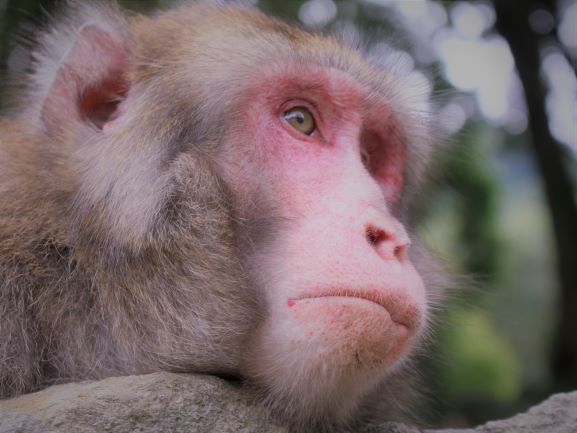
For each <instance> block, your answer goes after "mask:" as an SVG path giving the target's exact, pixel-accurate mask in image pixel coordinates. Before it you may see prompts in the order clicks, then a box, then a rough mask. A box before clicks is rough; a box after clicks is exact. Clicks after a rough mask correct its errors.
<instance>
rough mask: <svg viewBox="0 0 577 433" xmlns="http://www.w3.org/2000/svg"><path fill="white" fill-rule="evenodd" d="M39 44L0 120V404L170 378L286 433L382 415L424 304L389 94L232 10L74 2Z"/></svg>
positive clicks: (424, 265) (426, 264) (414, 116)
mask: <svg viewBox="0 0 577 433" xmlns="http://www.w3.org/2000/svg"><path fill="white" fill-rule="evenodd" d="M37 39H38V46H37V48H35V49H33V51H32V52H31V58H32V65H31V72H30V74H29V75H28V76H27V77H26V79H25V80H24V81H25V83H24V88H23V89H21V92H22V96H21V99H20V101H21V107H20V109H18V110H15V111H14V112H13V113H11V114H7V115H5V117H3V118H2V120H0V396H1V397H4V398H7V397H11V396H15V395H19V394H22V393H27V392H31V391H34V390H37V389H40V388H42V387H45V386H48V385H50V384H53V383H58V382H63V381H73V380H79V379H98V378H103V377H108V376H118V375H128V374H141V373H148V372H155V371H161V370H167V371H177V372H199V373H207V374H215V375H220V376H224V377H231V376H232V377H239V378H242V379H243V380H245V382H246V383H247V386H250V387H251V388H254V389H255V390H256V392H257V393H258V395H259V396H260V397H261V398H262V400H263V401H264V402H265V404H267V405H269V406H270V407H271V408H272V410H273V412H274V413H276V414H277V416H278V417H280V418H282V419H283V420H285V422H287V423H288V424H289V425H290V426H292V428H293V429H294V430H296V431H305V430H314V431H321V430H323V429H327V430H328V429H333V428H334V429H337V428H340V427H342V426H347V425H351V423H355V422H359V421H363V420H373V419H381V418H387V417H394V416H396V414H397V413H398V412H399V406H402V404H403V403H402V402H403V401H404V400H403V399H404V397H403V396H404V395H406V393H407V391H406V390H405V391H403V388H409V391H410V388H412V383H413V381H412V377H414V376H415V374H414V373H413V372H412V371H411V359H412V358H414V355H415V353H417V352H418V350H416V348H418V347H420V346H422V344H423V340H424V338H423V337H424V335H425V334H427V331H426V330H427V329H428V326H429V325H428V324H429V322H430V316H431V310H432V305H433V304H434V303H435V302H436V299H437V297H438V293H439V290H438V287H436V284H435V283H434V282H431V281H429V280H430V274H431V271H429V270H428V268H430V267H432V265H431V261H430V260H429V259H428V258H427V257H426V254H424V253H423V252H422V249H421V248H417V246H416V245H415V240H414V239H412V238H411V237H410V235H409V233H408V231H407V221H408V219H407V218H408V214H409V210H410V208H411V206H410V203H411V199H412V197H413V196H414V195H415V191H417V190H418V186H419V184H420V183H422V179H423V177H424V175H423V173H424V169H425V167H426V165H427V161H428V160H429V155H430V154H431V152H432V141H433V133H432V131H431V128H430V124H431V123H432V122H431V119H430V116H429V114H428V113H426V112H425V111H423V110H422V106H418V107H415V106H412V105H411V102H412V96H411V95H412V92H413V89H407V88H406V86H405V84H404V82H403V78H404V77H402V76H396V75H395V74H394V72H392V71H387V70H383V69H381V68H379V67H377V66H374V65H372V64H371V63H369V62H367V61H365V60H364V59H363V57H362V55H361V54H359V53H358V52H357V51H356V50H354V49H352V48H348V47H347V45H346V44H343V43H341V42H339V41H338V40H337V39H336V38H332V37H325V36H321V35H318V34H315V33H311V32H308V31H306V30H303V29H299V28H295V27H291V26H289V25H287V24H285V23H283V22H280V21H278V20H277V19H274V18H270V17H267V16H265V15H263V14H262V13H260V12H259V11H257V10H253V9H249V8H245V7H241V6H235V5H226V4H225V5H222V4H221V5H215V4H205V3H192V4H187V5H183V6H181V7H179V8H177V9H174V10H171V11H166V12H163V13H159V14H158V15H155V16H152V17H145V16H135V15H129V14H126V13H124V12H122V11H121V10H119V9H118V7H117V6H116V5H114V4H112V3H101V2H97V3H96V4H95V3H93V2H84V3H82V2H74V1H73V2H69V4H68V6H67V7H66V8H65V10H64V11H63V18H61V19H60V20H57V21H55V22H53V23H52V24H51V26H50V27H49V28H48V29H45V30H44V31H43V32H40V33H39V34H38V37H37ZM417 269H418V271H417Z"/></svg>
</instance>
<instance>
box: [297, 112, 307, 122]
mask: <svg viewBox="0 0 577 433" xmlns="http://www.w3.org/2000/svg"><path fill="white" fill-rule="evenodd" d="M295 118H296V120H297V122H298V123H301V124H302V123H305V116H304V114H303V113H295Z"/></svg>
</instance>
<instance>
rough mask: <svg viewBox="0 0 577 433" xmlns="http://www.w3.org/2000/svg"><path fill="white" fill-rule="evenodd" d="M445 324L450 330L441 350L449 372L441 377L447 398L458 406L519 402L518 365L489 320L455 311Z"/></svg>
mask: <svg viewBox="0 0 577 433" xmlns="http://www.w3.org/2000/svg"><path fill="white" fill-rule="evenodd" d="M447 323H449V324H451V325H452V326H450V327H448V326H447V327H446V328H445V329H444V332H443V334H442V346H443V351H444V352H445V353H444V359H445V360H446V362H447V367H448V368H445V369H443V370H442V375H443V383H446V384H447V389H448V397H449V398H450V399H451V400H452V401H453V402H454V403H455V404H457V405H458V402H459V401H460V400H461V399H463V398H469V399H472V398H474V399H492V400H498V401H501V402H505V401H512V400H514V399H516V398H518V396H519V394H520V391H521V387H520V366H519V362H518V360H517V359H516V358H515V356H514V354H513V352H512V351H511V348H510V345H509V344H508V343H507V341H505V339H504V338H503V337H502V336H501V335H500V334H499V333H498V332H497V329H496V328H495V326H494V324H493V322H492V321H491V319H490V318H489V317H488V316H487V315H486V314H484V313H482V312H480V311H474V310H467V309H464V308H458V309H455V310H454V311H452V312H451V314H450V315H449V317H448V320H447Z"/></svg>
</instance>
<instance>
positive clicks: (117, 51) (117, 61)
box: [41, 25, 129, 133]
mask: <svg viewBox="0 0 577 433" xmlns="http://www.w3.org/2000/svg"><path fill="white" fill-rule="evenodd" d="M127 57H128V49H127V48H126V47H125V46H124V44H123V43H122V41H120V40H119V39H118V38H115V37H114V36H113V35H112V34H110V33H108V32H106V31H104V30H102V29H100V28H99V27H97V26H95V25H90V26H86V27H85V28H83V29H82V31H81V32H80V33H79V35H78V37H77V39H76V40H75V42H74V45H73V47H72V48H71V49H70V51H69V52H68V54H67V56H66V58H64V59H63V61H62V63H61V65H60V67H59V68H58V71H57V72H56V76H55V77H54V81H53V82H52V85H51V86H50V88H49V90H48V93H47V95H46V99H45V100H44V104H43V106H42V113H41V118H42V121H43V123H44V125H45V126H46V128H47V130H48V132H49V133H54V132H58V131H61V130H62V129H63V128H64V127H65V126H66V125H71V124H74V123H78V122H89V123H91V124H93V125H95V126H96V127H97V128H99V129H102V127H103V126H104V124H106V123H107V122H109V121H111V120H114V119H115V117H116V116H117V114H118V105H119V104H120V102H122V100H123V99H124V98H125V97H126V94H127V93H128V89H129V82H128V80H127V79H126V69H127Z"/></svg>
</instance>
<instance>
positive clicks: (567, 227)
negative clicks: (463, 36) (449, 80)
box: [494, 0, 577, 389]
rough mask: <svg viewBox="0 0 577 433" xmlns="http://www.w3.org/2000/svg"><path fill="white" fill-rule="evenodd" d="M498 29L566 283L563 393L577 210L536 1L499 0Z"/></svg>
mask: <svg viewBox="0 0 577 433" xmlns="http://www.w3.org/2000/svg"><path fill="white" fill-rule="evenodd" d="M494 5H495V11H496V13H497V28H498V30H499V31H500V32H501V34H502V35H503V36H504V37H505V38H506V39H507V41H508V43H509V46H510V47H511V51H512V53H513V57H514V58H515V62H516V66H517V70H518V72H519V77H520V78H521V82H522V85H523V88H524V91H525V98H526V100H527V106H528V110H529V123H530V129H531V133H532V145H533V149H534V151H535V155H536V158H537V161H538V165H539V169H540V171H541V175H542V179H543V184H544V188H545V195H546V198H547V202H548V205H549V211H550V215H551V220H552V222H553V231H554V235H555V244H556V250H557V253H558V257H557V261H558V271H559V279H560V284H561V292H560V293H561V299H560V306H559V307H560V317H559V323H558V332H557V336H556V340H555V342H554V344H555V347H554V349H553V351H554V353H553V359H552V367H553V368H552V369H553V377H554V380H555V386H556V388H557V389H576V388H577V205H576V203H575V189H574V186H573V185H572V182H571V178H570V176H569V172H568V169H567V167H566V165H565V163H566V162H567V161H564V153H563V150H564V149H563V148H562V147H561V146H560V145H559V143H558V142H557V141H556V140H555V139H554V138H553V136H552V135H551V132H550V131H549V126H548V119H547V114H546V109H545V89H544V86H543V83H542V81H541V78H540V71H539V68H540V58H539V46H540V42H541V41H540V39H539V38H538V36H537V35H536V34H535V33H534V32H533V31H531V29H530V27H529V15H530V13H531V12H532V11H533V10H534V8H535V6H537V5H536V4H534V3H533V2H532V1H517V0H496V1H494Z"/></svg>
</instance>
